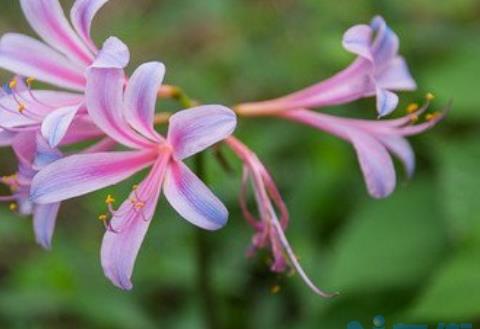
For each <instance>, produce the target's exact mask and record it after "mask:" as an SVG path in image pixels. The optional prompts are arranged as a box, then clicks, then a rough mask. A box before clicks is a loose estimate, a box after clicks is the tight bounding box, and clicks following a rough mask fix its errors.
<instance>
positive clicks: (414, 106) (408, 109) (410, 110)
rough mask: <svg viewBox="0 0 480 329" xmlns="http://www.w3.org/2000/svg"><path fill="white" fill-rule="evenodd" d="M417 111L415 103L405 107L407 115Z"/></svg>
mask: <svg viewBox="0 0 480 329" xmlns="http://www.w3.org/2000/svg"><path fill="white" fill-rule="evenodd" d="M417 110H418V104H417V103H411V104H409V105H408V106H407V113H409V114H411V113H414V112H416V111H417Z"/></svg>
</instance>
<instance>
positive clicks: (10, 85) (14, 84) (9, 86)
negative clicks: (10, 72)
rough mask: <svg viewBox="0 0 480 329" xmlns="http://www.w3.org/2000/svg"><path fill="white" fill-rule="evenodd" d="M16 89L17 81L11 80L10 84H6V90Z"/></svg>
mask: <svg viewBox="0 0 480 329" xmlns="http://www.w3.org/2000/svg"><path fill="white" fill-rule="evenodd" d="M16 87H17V80H16V79H12V80H10V82H9V83H8V88H10V89H11V90H13V89H15V88H16Z"/></svg>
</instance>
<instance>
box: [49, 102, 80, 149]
mask: <svg viewBox="0 0 480 329" xmlns="http://www.w3.org/2000/svg"><path fill="white" fill-rule="evenodd" d="M80 108H81V105H80V106H78V105H76V106H67V107H63V108H59V109H56V110H54V111H53V112H52V113H50V114H49V115H47V116H46V117H45V118H44V119H43V122H42V127H41V132H42V136H43V137H44V138H45V139H46V140H47V141H48V143H49V144H50V146H51V147H56V146H57V145H58V144H60V142H61V141H62V139H63V138H64V137H65V135H66V134H67V131H68V128H69V127H70V125H71V124H72V122H73V119H74V118H75V115H76V114H77V112H78V110H79V109H80Z"/></svg>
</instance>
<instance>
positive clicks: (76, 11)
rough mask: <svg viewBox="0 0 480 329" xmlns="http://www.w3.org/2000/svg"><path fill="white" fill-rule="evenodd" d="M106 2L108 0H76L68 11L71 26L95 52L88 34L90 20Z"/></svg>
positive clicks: (90, 25) (95, 48)
mask: <svg viewBox="0 0 480 329" xmlns="http://www.w3.org/2000/svg"><path fill="white" fill-rule="evenodd" d="M107 2H108V0H76V1H75V3H74V4H73V7H72V9H71V11H70V20H71V21H72V25H73V28H74V29H75V31H76V32H77V34H78V35H79V36H80V38H81V39H82V41H83V42H84V43H85V44H86V45H87V46H88V47H89V48H90V50H91V51H92V52H94V53H96V52H97V47H96V46H95V43H94V42H93V41H92V38H91V36H90V30H91V28H92V21H93V19H94V17H95V15H96V14H97V12H98V11H99V10H100V8H102V7H103V5H105V4H106V3H107Z"/></svg>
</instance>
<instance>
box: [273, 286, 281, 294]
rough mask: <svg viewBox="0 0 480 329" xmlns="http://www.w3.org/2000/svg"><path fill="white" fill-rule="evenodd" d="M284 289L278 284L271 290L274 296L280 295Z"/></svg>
mask: <svg viewBox="0 0 480 329" xmlns="http://www.w3.org/2000/svg"><path fill="white" fill-rule="evenodd" d="M281 289H282V288H281V287H280V285H278V284H276V285H274V286H273V287H272V289H271V290H270V291H271V293H272V294H278V293H279V292H280V290H281Z"/></svg>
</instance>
